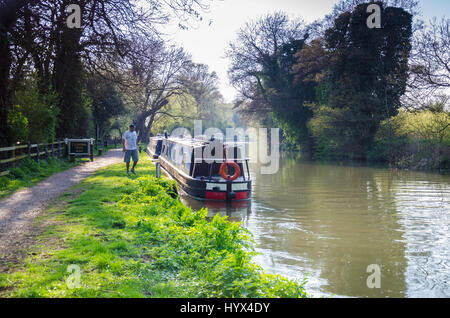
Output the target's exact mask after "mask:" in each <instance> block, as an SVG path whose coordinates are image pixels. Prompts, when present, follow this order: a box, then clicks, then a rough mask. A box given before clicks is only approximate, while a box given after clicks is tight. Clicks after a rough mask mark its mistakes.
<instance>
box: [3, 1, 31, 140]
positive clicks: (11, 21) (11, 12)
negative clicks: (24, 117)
mask: <svg viewBox="0 0 450 318" xmlns="http://www.w3.org/2000/svg"><path fill="white" fill-rule="evenodd" d="M26 3H27V1H26V0H0V56H1V59H0V145H8V144H9V143H10V142H12V140H11V138H10V135H9V133H8V131H9V129H8V114H9V112H10V111H11V110H12V101H11V91H10V90H9V83H10V69H11V64H12V59H13V57H12V53H11V48H10V46H11V43H10V42H11V40H10V33H11V31H12V29H13V28H14V25H15V24H16V21H17V17H18V12H19V10H20V9H21V8H22V7H23V6H24V5H25V4H26Z"/></svg>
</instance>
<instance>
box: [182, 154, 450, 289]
mask: <svg viewBox="0 0 450 318" xmlns="http://www.w3.org/2000/svg"><path fill="white" fill-rule="evenodd" d="M251 170H252V177H253V192H252V200H251V202H249V203H248V204H245V203H244V204H240V205H237V206H236V205H233V206H231V207H230V206H228V207H226V206H223V205H208V211H209V212H208V213H209V215H214V214H216V213H219V214H221V215H229V217H230V219H231V220H233V221H241V222H243V224H244V226H245V227H247V228H248V229H249V230H250V231H251V232H252V233H253V235H254V239H255V241H256V244H257V249H256V251H257V252H258V253H259V255H258V256H256V257H255V262H257V263H259V264H260V265H262V266H263V267H264V268H265V269H266V270H267V271H269V272H271V273H275V274H281V275H283V276H286V277H289V278H292V279H298V280H302V279H303V278H304V277H305V276H306V275H307V284H306V289H307V291H308V292H309V293H310V294H312V295H313V296H316V297H321V296H334V297H450V232H449V230H450V176H448V175H447V176H445V175H439V174H432V173H422V172H414V171H393V170H388V169H378V168H368V167H362V166H347V165H339V164H338V165H336V164H317V163H308V162H300V161H298V160H296V159H294V158H284V159H282V161H281V162H280V169H279V171H278V173H276V174H274V175H261V174H260V173H259V171H260V169H259V167H258V166H252V168H251ZM184 201H185V203H187V204H188V205H190V206H192V207H193V208H194V209H198V208H201V207H202V206H203V203H201V202H198V201H195V200H190V199H188V198H184ZM371 264H376V265H377V266H378V267H379V268H380V271H381V279H380V282H381V286H380V288H369V287H368V285H367V279H368V277H369V276H370V275H372V274H373V273H374V272H373V269H372V270H371V271H370V272H367V268H368V266H369V265H371ZM371 278H373V276H372V277H371ZM370 281H372V280H370Z"/></svg>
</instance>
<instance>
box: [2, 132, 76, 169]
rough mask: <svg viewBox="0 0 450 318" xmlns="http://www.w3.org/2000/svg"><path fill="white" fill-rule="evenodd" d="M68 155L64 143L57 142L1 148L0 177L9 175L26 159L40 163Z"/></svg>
mask: <svg viewBox="0 0 450 318" xmlns="http://www.w3.org/2000/svg"><path fill="white" fill-rule="evenodd" d="M66 154H67V149H66V144H65V142H64V141H62V140H61V141H56V142H52V143H49V144H31V143H28V144H26V145H17V146H11V147H4V148H0V176H6V175H8V174H9V169H11V168H14V167H15V166H16V163H17V162H18V161H21V160H23V159H25V158H33V159H35V160H36V161H37V162H38V163H39V162H40V160H42V159H48V158H49V157H62V156H64V155H66Z"/></svg>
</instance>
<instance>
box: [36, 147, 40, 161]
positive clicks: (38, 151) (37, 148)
mask: <svg viewBox="0 0 450 318" xmlns="http://www.w3.org/2000/svg"><path fill="white" fill-rule="evenodd" d="M36 151H37V155H36V159H37V163H38V164H41V149H40V147H39V144H36Z"/></svg>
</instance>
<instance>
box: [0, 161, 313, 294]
mask: <svg viewBox="0 0 450 318" xmlns="http://www.w3.org/2000/svg"><path fill="white" fill-rule="evenodd" d="M137 172H138V176H132V177H127V176H126V174H125V172H124V168H123V164H117V165H113V166H110V167H108V168H104V169H102V170H99V171H98V172H96V173H95V175H94V176H92V177H89V178H88V179H86V180H84V181H83V182H82V183H80V184H79V185H77V186H75V187H74V188H72V189H71V190H70V191H69V192H67V193H66V194H64V195H63V196H62V197H61V198H59V199H58V200H55V201H54V202H53V204H52V205H51V206H50V207H49V208H48V209H47V210H46V211H45V212H44V213H43V214H42V215H41V216H40V217H39V218H38V219H37V221H36V227H37V228H39V227H40V228H42V233H41V234H39V235H37V236H36V238H35V244H33V245H32V247H31V248H30V249H29V250H28V254H27V256H26V258H25V259H23V260H21V261H20V262H18V263H15V264H9V265H8V271H7V272H3V273H2V274H0V296H2V297H306V296H307V295H306V293H305V291H304V289H303V285H302V284H298V283H296V282H294V281H290V280H287V279H285V278H283V277H281V276H275V275H270V274H266V273H265V272H264V271H263V270H262V269H261V268H260V267H259V266H257V265H255V264H254V263H252V261H251V256H252V255H253V252H252V246H253V243H252V241H251V234H250V233H249V232H248V231H247V230H245V229H244V228H243V227H242V225H241V224H239V223H231V222H228V221H227V220H226V219H224V218H222V217H220V216H216V217H214V218H213V220H212V221H210V222H209V221H207V219H206V210H201V211H197V212H194V211H192V210H191V209H189V208H187V207H186V206H184V205H183V204H182V203H181V201H180V200H179V198H178V196H177V195H176V193H175V192H174V191H173V187H174V183H172V182H171V181H167V180H165V179H156V178H155V177H154V174H155V170H154V166H153V165H152V164H151V162H150V161H149V160H148V159H147V158H145V156H142V158H141V162H140V164H139V166H138V169H137Z"/></svg>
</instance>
